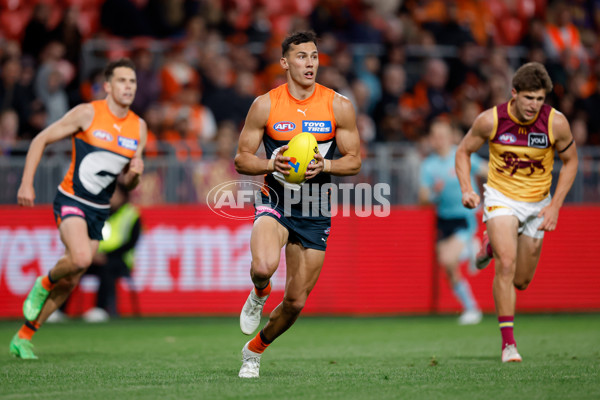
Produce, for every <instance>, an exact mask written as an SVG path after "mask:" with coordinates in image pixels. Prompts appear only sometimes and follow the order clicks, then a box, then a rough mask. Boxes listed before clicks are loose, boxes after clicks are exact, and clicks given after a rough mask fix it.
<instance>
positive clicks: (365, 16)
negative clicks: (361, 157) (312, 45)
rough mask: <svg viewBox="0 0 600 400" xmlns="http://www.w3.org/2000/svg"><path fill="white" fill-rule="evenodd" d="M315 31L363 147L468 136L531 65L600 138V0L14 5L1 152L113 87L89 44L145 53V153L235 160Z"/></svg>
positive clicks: (323, 71) (140, 98)
mask: <svg viewBox="0 0 600 400" xmlns="http://www.w3.org/2000/svg"><path fill="white" fill-rule="evenodd" d="M307 29H312V30H314V31H316V33H317V34H318V36H319V38H320V43H319V52H320V70H319V74H318V81H319V82H320V83H322V84H324V85H326V86H328V87H331V88H333V89H335V90H336V91H338V92H339V93H341V94H343V95H345V96H347V97H348V98H350V99H351V101H352V102H353V104H354V105H355V108H356V110H357V118H358V119H357V121H358V124H359V131H360V134H361V139H362V141H363V144H364V147H365V151H367V150H368V148H369V146H370V145H371V144H372V143H375V142H418V141H420V140H421V139H422V138H423V137H424V136H425V134H426V133H427V130H428V124H429V122H430V121H432V120H433V119H435V118H437V117H440V116H446V117H447V118H448V119H449V120H451V121H452V123H453V124H454V126H455V127H456V128H457V129H458V130H459V131H461V132H463V133H464V132H466V131H467V130H468V128H469V126H470V125H471V123H472V122H473V120H474V118H475V117H476V116H477V115H478V113H479V112H481V111H483V110H484V109H485V108H487V107H490V106H492V105H495V104H498V103H502V102H504V101H506V100H507V99H508V98H509V96H510V90H511V79H512V73H513V71H514V70H515V69H516V68H518V66H519V65H521V64H522V63H524V62H527V61H539V62H542V63H543V64H544V65H546V67H547V68H548V70H549V72H550V75H551V77H552V79H553V82H554V91H553V93H551V94H550V96H549V97H548V99H547V102H548V103H549V104H551V105H553V106H555V107H556V108H558V109H559V110H560V111H562V112H563V113H564V114H565V115H566V116H567V117H568V119H569V121H570V122H571V127H572V130H573V133H574V135H575V138H576V141H577V143H578V144H579V145H580V146H581V145H600V113H599V112H598V111H597V110H600V79H599V77H600V57H599V56H598V55H599V54H598V53H599V52H600V42H599V40H598V37H599V33H600V2H599V1H595V0H571V1H568V2H562V1H552V0H490V1H483V0H454V1H451V0H421V1H417V0H404V1H403V0H1V1H0V38H1V39H0V152H1V153H2V154H4V155H10V154H15V153H17V154H22V153H23V152H24V151H26V147H23V146H21V147H20V146H18V141H19V140H23V141H28V140H30V139H31V138H32V137H33V136H35V135H36V134H37V133H38V132H39V131H40V130H42V129H43V128H44V127H45V126H47V125H48V124H50V123H52V122H53V121H56V120H57V119H58V118H60V117H61V116H62V115H63V114H64V113H65V112H66V111H67V110H68V109H69V108H71V107H73V106H74V105H76V104H79V103H81V102H85V101H91V100H94V99H100V98H103V97H104V96H105V93H104V92H103V85H102V81H103V75H102V71H101V69H100V67H98V66H93V67H92V68H90V66H89V65H85V60H87V58H86V54H84V53H85V52H86V51H87V52H90V53H93V54H90V55H93V57H96V58H100V59H103V60H110V59H115V58H118V57H122V56H128V57H131V58H132V59H133V60H134V61H135V63H136V65H137V68H138V71H137V74H138V93H137V96H136V100H135V103H134V104H133V107H132V109H133V110H134V111H135V112H137V113H138V114H139V115H141V116H142V117H143V118H144V119H145V120H146V122H147V123H148V126H149V129H150V133H151V134H150V140H149V145H148V148H147V154H146V157H150V158H151V157H154V156H158V155H160V154H163V153H164V152H165V151H167V152H169V154H175V155H176V156H177V157H178V158H179V159H181V160H185V159H192V160H199V159H201V158H202V156H203V152H204V151H205V149H207V148H209V149H213V150H211V151H212V153H211V154H215V152H214V149H221V150H217V152H219V151H221V152H225V154H224V155H223V158H224V159H227V158H228V157H230V155H231V152H232V151H233V150H234V147H235V142H236V139H237V136H236V135H237V134H238V132H239V130H240V127H241V125H242V124H243V121H244V118H245V116H246V113H247V111H248V108H249V107H250V104H251V103H252V101H253V100H254V98H255V97H256V96H257V95H260V94H262V93H264V92H266V91H268V90H269V89H271V88H273V87H275V86H277V85H279V84H281V83H283V82H284V80H285V79H284V75H283V71H282V69H281V68H280V66H279V58H280V56H281V47H280V43H281V40H282V38H283V37H284V36H285V35H286V34H287V33H288V32H291V31H295V30H307ZM94 39H95V40H94ZM92 42H94V43H98V42H102V43H107V44H108V45H107V46H105V47H102V46H100V47H94V46H86V43H92ZM227 142H230V143H233V146H231V145H229V143H227Z"/></svg>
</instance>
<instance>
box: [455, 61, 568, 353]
mask: <svg viewBox="0 0 600 400" xmlns="http://www.w3.org/2000/svg"><path fill="white" fill-rule="evenodd" d="M512 84H513V89H512V99H511V100H510V101H509V102H508V103H504V104H500V105H498V106H496V107H493V108H491V109H488V110H486V111H484V112H483V113H482V114H481V115H479V116H478V117H477V119H476V120H475V122H474V123H473V126H472V127H471V129H470V130H469V132H468V133H467V135H466V136H465V137H464V139H463V140H462V142H461V143H460V145H459V147H458V150H457V152H456V173H457V175H458V179H459V181H460V186H461V190H462V203H463V205H464V206H465V207H468V208H474V207H477V205H478V204H479V201H480V200H479V196H478V195H477V194H476V193H475V192H474V191H473V188H472V186H471V180H470V174H469V172H470V169H471V162H470V155H471V154H472V153H473V152H475V151H477V149H479V148H480V147H481V146H482V145H483V144H484V143H485V142H486V141H488V142H489V152H490V161H489V172H488V180H487V185H484V187H485V191H484V195H483V196H484V215H483V221H484V222H485V223H486V225H487V234H488V236H489V241H490V244H491V246H487V245H485V242H484V246H483V248H482V254H481V255H480V256H479V258H478V260H477V264H478V266H479V267H480V268H483V267H485V266H486V265H487V264H488V263H489V261H490V260H491V258H492V257H493V258H494V259H495V261H496V273H495V277H494V283H493V294H494V301H495V303H496V312H497V313H498V321H499V324H500V331H501V333H502V362H520V361H521V356H520V355H519V353H518V352H517V345H516V342H515V339H514V336H513V325H514V315H515V302H516V292H515V288H517V289H519V290H525V289H527V286H528V285H529V283H530V282H531V280H532V279H533V275H534V273H535V269H536V267H537V264H538V261H539V258H540V252H541V249H542V240H543V238H544V232H546V231H548V232H550V231H553V230H554V229H556V224H557V221H558V212H559V209H560V207H561V206H562V204H563V202H564V200H565V196H566V195H567V192H568V191H569V189H570V188H571V185H572V184H573V180H574V179H575V175H576V174H577V163H578V160H577V150H576V149H575V143H574V142H573V136H572V134H571V129H570V127H569V122H568V121H567V119H566V118H565V116H564V115H563V114H561V113H560V112H559V111H557V110H555V109H554V108H552V107H550V106H548V105H546V104H544V99H545V98H546V94H547V93H549V92H550V91H551V90H552V81H551V80H550V77H549V76H548V73H547V72H546V69H545V68H544V66H543V65H541V64H539V63H528V64H525V65H523V66H522V67H520V68H519V69H518V70H517V72H516V73H515V75H514V77H513V82H512ZM555 152H556V153H557V154H558V156H559V157H560V159H561V161H562V167H561V170H560V175H559V178H558V183H557V185H556V190H555V192H554V196H551V195H550V185H551V181H552V167H553V164H554V153H555ZM492 249H493V250H492Z"/></svg>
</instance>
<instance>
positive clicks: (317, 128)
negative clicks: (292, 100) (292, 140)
mask: <svg viewBox="0 0 600 400" xmlns="http://www.w3.org/2000/svg"><path fill="white" fill-rule="evenodd" d="M331 129H332V128H331V121H302V132H309V133H331Z"/></svg>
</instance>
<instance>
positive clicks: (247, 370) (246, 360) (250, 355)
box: [238, 342, 262, 378]
mask: <svg viewBox="0 0 600 400" xmlns="http://www.w3.org/2000/svg"><path fill="white" fill-rule="evenodd" d="M248 343H250V342H248ZM248 343H246V344H245V345H244V348H243V349H242V368H240V373H239V374H238V376H239V377H240V378H258V377H259V375H260V374H259V370H260V356H262V354H260V353H255V352H253V351H250V350H248Z"/></svg>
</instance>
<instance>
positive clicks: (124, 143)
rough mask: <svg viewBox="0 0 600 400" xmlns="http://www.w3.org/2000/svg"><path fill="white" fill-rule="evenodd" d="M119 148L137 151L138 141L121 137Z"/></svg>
mask: <svg viewBox="0 0 600 400" xmlns="http://www.w3.org/2000/svg"><path fill="white" fill-rule="evenodd" d="M119 146H120V147H123V148H126V149H128V150H137V147H138V141H137V140H135V139H131V138H128V137H124V136H119Z"/></svg>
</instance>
